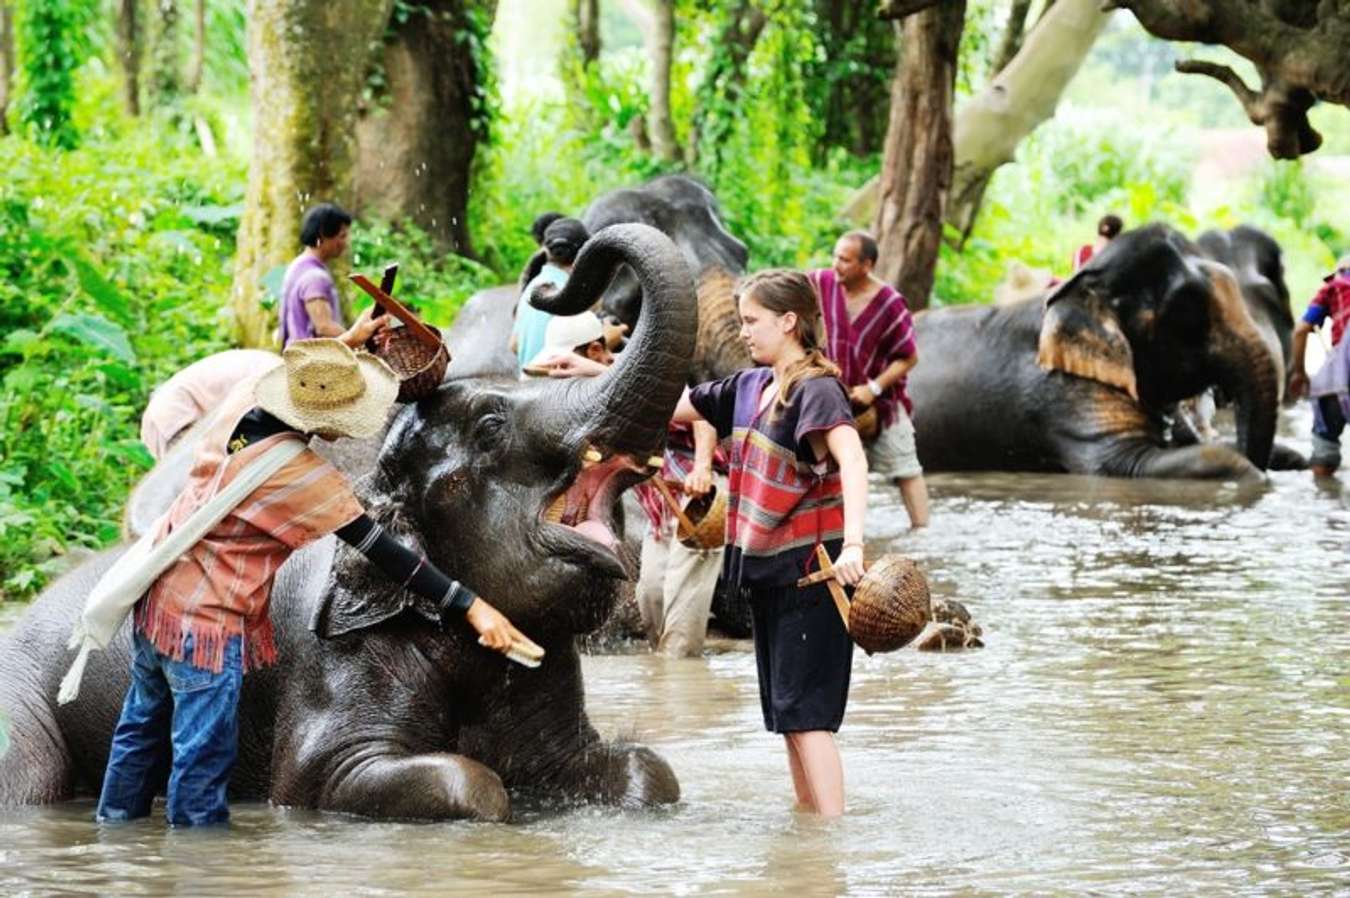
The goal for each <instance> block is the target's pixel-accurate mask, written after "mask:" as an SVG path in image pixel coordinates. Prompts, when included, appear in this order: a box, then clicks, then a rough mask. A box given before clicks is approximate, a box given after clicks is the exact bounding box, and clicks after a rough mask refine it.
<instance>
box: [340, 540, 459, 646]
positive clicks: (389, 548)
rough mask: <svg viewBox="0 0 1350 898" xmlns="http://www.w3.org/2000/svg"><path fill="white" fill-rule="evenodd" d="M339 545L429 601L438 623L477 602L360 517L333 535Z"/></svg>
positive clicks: (433, 568) (433, 567) (422, 560)
mask: <svg viewBox="0 0 1350 898" xmlns="http://www.w3.org/2000/svg"><path fill="white" fill-rule="evenodd" d="M337 535H338V537H339V538H341V540H342V541H343V542H345V543H346V544H347V545H349V546H351V547H352V548H353V549H355V550H356V551H358V552H360V553H361V554H362V555H364V556H366V557H367V558H369V559H370V560H371V563H373V564H374V565H375V566H376V567H377V568H379V569H380V570H381V571H383V572H384V573H385V575H386V576H388V577H389V579H391V580H393V581H394V582H396V583H401V584H403V588H404V589H411V590H412V591H413V592H415V593H417V594H418V595H419V596H423V597H425V598H428V599H431V600H432V601H433V602H435V603H436V606H437V607H438V608H439V609H440V611H441V619H442V620H444V619H445V618H447V617H449V616H451V614H452V613H454V614H457V615H460V616H463V614H464V612H466V611H468V610H469V606H470V605H472V604H473V600H474V599H475V598H477V596H475V595H474V594H473V592H472V590H470V589H469V588H468V587H466V586H464V585H463V584H462V583H460V582H458V581H456V580H451V579H450V578H449V577H447V576H445V574H443V573H441V571H440V569H439V568H437V567H436V565H434V564H432V563H431V562H430V561H427V560H426V559H425V558H423V557H421V556H419V555H416V554H414V553H413V552H412V551H411V550H410V549H408V548H407V547H406V546H404V545H403V544H402V543H400V542H399V541H398V540H396V539H394V538H393V537H392V536H390V535H389V534H388V533H385V532H384V528H383V527H381V526H380V525H379V524H377V523H375V522H374V521H373V520H371V519H370V516H369V515H365V514H363V515H361V516H360V517H359V518H357V519H356V520H354V521H352V522H351V523H350V524H348V525H346V526H345V527H342V528H341V529H339V530H338V531H337Z"/></svg>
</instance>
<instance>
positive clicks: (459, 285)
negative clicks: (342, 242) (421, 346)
mask: <svg viewBox="0 0 1350 898" xmlns="http://www.w3.org/2000/svg"><path fill="white" fill-rule="evenodd" d="M351 253H352V270H353V271H362V272H365V273H367V274H370V275H372V276H374V279H375V280H379V277H378V274H379V272H380V271H382V270H383V269H384V266H385V264H387V263H389V262H398V263H399V271H398V281H397V282H396V284H395V289H394V293H395V295H397V296H398V298H399V300H400V301H401V302H404V303H407V304H411V305H412V306H413V307H415V308H416V309H417V311H418V313H419V314H420V315H422V316H423V317H424V318H426V319H427V320H428V321H429V322H431V323H432V324H434V325H436V326H437V327H440V328H442V329H445V328H448V327H449V326H450V323H451V322H452V321H454V319H455V313H457V312H458V311H459V308H460V306H462V305H464V301H465V300H466V299H468V298H469V297H470V296H471V295H473V293H474V291H476V290H480V289H482V288H483V287H488V286H493V285H495V284H496V283H497V282H498V281H499V280H500V276H499V275H498V274H497V273H496V272H494V271H492V269H490V268H487V267H486V266H484V265H480V264H479V263H477V262H474V261H473V260H471V259H466V258H464V257H463V256H457V255H455V254H453V253H443V252H441V251H440V250H438V249H437V247H436V244H435V241H434V240H433V239H432V237H431V235H430V234H428V233H427V232H425V231H423V230H421V229H420V228H418V227H417V226H416V225H415V224H413V223H412V222H403V223H402V224H400V225H397V226H395V225H392V224H390V223H388V222H384V221H367V220H362V221H358V222H356V223H355V226H354V227H353V228H352V249H351ZM357 295H358V296H359V297H360V300H359V302H358V306H362V305H364V304H365V302H366V300H365V296H364V294H357Z"/></svg>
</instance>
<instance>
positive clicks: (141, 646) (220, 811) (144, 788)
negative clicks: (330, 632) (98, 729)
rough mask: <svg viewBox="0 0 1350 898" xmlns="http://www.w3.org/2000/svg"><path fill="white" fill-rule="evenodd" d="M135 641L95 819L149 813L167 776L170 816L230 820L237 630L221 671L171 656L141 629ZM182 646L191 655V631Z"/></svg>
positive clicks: (238, 674) (178, 821) (238, 679)
mask: <svg viewBox="0 0 1350 898" xmlns="http://www.w3.org/2000/svg"><path fill="white" fill-rule="evenodd" d="M134 643H135V644H134V648H133V651H132V662H131V688H130V689H128V690H127V698H126V701H125V702H124V703H123V705H122V717H121V719H119V720H118V721H117V729H115V730H114V731H113V740H112V750H111V752H110V753H109V755H108V770H107V772H106V773H104V775H103V792H102V794H101V795H100V796H99V800H98V811H97V812H96V819H98V820H99V821H100V822H104V821H121V820H135V819H136V818H138V817H145V816H147V815H149V813H150V805H151V803H152V802H153V801H154V799H155V794H156V793H157V792H159V791H160V789H161V788H162V787H163V786H164V783H165V780H166V778H167V780H168V796H169V806H168V815H167V816H168V818H169V822H170V823H172V824H174V825H175V826H200V825H203V824H209V823H225V822H226V821H228V820H229V819H230V808H229V805H228V804H227V803H226V801H225V787H226V786H227V785H229V782H230V771H231V770H232V769H233V768H234V760H235V758H236V757H237V755H238V754H239V690H240V687H241V686H242V685H243V681H244V674H243V658H242V654H241V651H240V649H241V639H240V637H238V636H235V637H233V638H232V639H230V641H229V642H228V643H226V645H225V666H224V668H223V669H222V670H221V672H220V673H212V672H211V671H209V670H202V669H201V668H199V667H193V666H192V665H191V664H190V663H189V662H187V661H174V660H173V659H172V658H170V657H169V656H167V655H165V654H163V653H162V652H160V651H159V650H158V649H156V648H155V646H154V645H153V644H152V643H151V642H150V640H149V639H147V638H146V637H145V636H144V635H142V634H141V633H139V632H137V633H136V634H135V636H134ZM183 651H184V658H190V657H192V637H191V636H189V637H188V638H187V642H186V643H185V644H184V647H183Z"/></svg>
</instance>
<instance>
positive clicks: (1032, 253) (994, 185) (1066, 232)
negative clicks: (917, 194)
mask: <svg viewBox="0 0 1350 898" xmlns="http://www.w3.org/2000/svg"><path fill="white" fill-rule="evenodd" d="M1187 144H1188V141H1187V140H1186V136H1185V135H1184V134H1182V133H1179V132H1177V131H1176V130H1175V129H1167V128H1161V129H1156V130H1148V131H1145V130H1142V129H1141V130H1136V131H1130V132H1122V131H1120V130H1119V129H1117V128H1112V127H1110V124H1109V120H1108V119H1107V117H1106V116H1105V115H1104V114H1102V113H1093V114H1090V115H1083V114H1076V113H1074V112H1073V111H1071V110H1070V111H1067V112H1066V114H1065V115H1064V116H1062V117H1061V118H1058V119H1055V120H1052V121H1050V122H1048V123H1046V124H1045V125H1044V126H1042V128H1041V129H1040V130H1038V131H1037V132H1036V133H1035V134H1034V135H1032V136H1031V137H1030V138H1028V139H1027V140H1026V141H1025V142H1024V143H1023V144H1022V146H1021V147H1020V148H1019V149H1018V152H1017V162H1016V164H1014V165H1006V166H1003V167H1002V168H1000V169H999V170H998V172H996V173H995V175H994V179H993V181H992V182H991V184H990V188H989V190H988V192H987V193H986V196H985V203H984V206H983V208H982V210H981V213H980V218H979V220H978V221H977V223H976V226H975V229H974V231H973V232H972V235H971V239H970V240H969V241H968V242H967V243H966V245H965V247H964V249H963V250H961V251H958V250H957V249H955V248H954V246H953V245H950V242H949V243H948V244H947V245H944V246H943V248H942V251H941V256H940V258H939V262H938V268H937V279H936V283H935V286H934V291H933V293H934V297H935V299H934V304H935V305H942V304H948V303H961V302H988V301H990V299H991V298H992V296H993V290H994V287H995V286H996V285H997V284H998V283H999V282H1000V281H1002V280H1003V278H1004V275H1005V273H1006V268H1007V265H1008V264H1009V263H1010V262H1012V261H1013V260H1014V259H1016V260H1020V261H1022V262H1024V263H1026V264H1028V265H1031V266H1033V267H1037V268H1043V269H1046V270H1048V271H1050V272H1052V273H1059V274H1061V275H1062V274H1064V273H1066V269H1067V265H1068V261H1069V259H1070V258H1071V256H1072V254H1073V252H1074V250H1075V249H1076V248H1077V247H1078V246H1080V245H1081V244H1083V243H1089V242H1091V241H1092V238H1093V235H1094V233H1095V225H1096V220H1097V219H1098V218H1099V217H1100V216H1102V215H1104V214H1106V213H1107V212H1115V213H1117V214H1118V215H1120V216H1121V217H1122V218H1124V219H1125V222H1126V226H1127V227H1135V226H1138V225H1140V224H1144V223H1146V222H1149V221H1154V220H1161V221H1166V222H1168V223H1169V224H1171V225H1173V226H1174V227H1177V228H1180V229H1181V230H1183V231H1186V232H1188V233H1194V232H1195V231H1196V230H1197V224H1198V222H1197V219H1196V217H1195V216H1194V215H1193V214H1192V213H1191V211H1190V210H1189V209H1188V206H1187V203H1188V199H1189V197H1188V187H1189V182H1190V169H1191V165H1192V163H1193V157H1192V153H1191V152H1190V151H1188V150H1187V149H1185V148H1186V146H1187Z"/></svg>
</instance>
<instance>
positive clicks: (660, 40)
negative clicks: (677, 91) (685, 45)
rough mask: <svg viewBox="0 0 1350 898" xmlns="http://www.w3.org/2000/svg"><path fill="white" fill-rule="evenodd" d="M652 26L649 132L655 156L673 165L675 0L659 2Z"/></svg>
mask: <svg viewBox="0 0 1350 898" xmlns="http://www.w3.org/2000/svg"><path fill="white" fill-rule="evenodd" d="M654 11H655V13H656V15H655V17H654V21H653V23H652V31H651V44H650V48H651V49H650V59H651V105H650V106H649V107H648V109H647V131H648V133H649V134H650V135H651V139H652V153H653V155H655V156H656V158H658V159H660V160H661V161H663V162H674V161H675V159H676V153H677V152H678V147H676V145H675V124H674V122H673V121H672V119H671V117H670V64H671V55H672V51H673V48H674V45H675V3H674V0H657V2H656V4H655V7H654Z"/></svg>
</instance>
